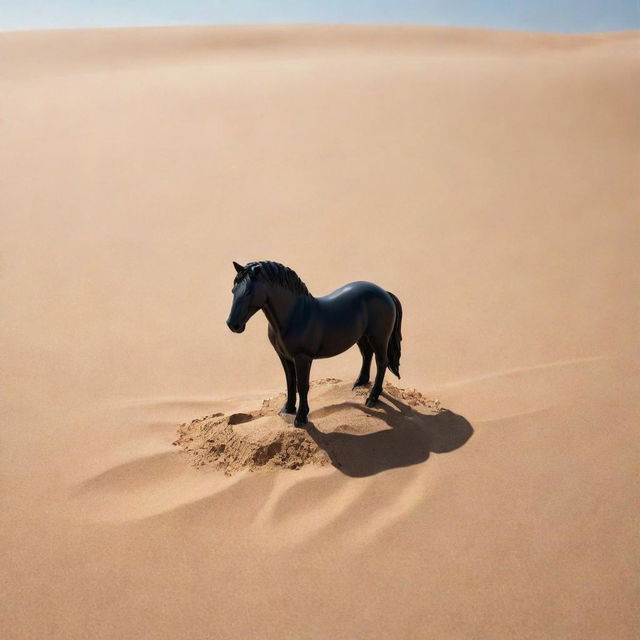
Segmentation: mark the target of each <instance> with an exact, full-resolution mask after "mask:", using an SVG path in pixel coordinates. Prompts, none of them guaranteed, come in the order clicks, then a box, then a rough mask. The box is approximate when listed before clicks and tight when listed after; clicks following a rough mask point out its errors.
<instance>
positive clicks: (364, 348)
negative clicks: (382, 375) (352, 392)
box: [353, 336, 373, 389]
mask: <svg viewBox="0 0 640 640" xmlns="http://www.w3.org/2000/svg"><path fill="white" fill-rule="evenodd" d="M358 349H360V353H361V354H362V367H361V368H360V374H359V375H358V378H357V380H356V381H355V382H354V383H353V388H354V389H355V388H356V387H364V386H365V385H367V384H369V379H370V376H371V360H372V358H373V347H372V346H371V343H370V342H369V339H368V338H367V337H366V336H362V338H360V340H358Z"/></svg>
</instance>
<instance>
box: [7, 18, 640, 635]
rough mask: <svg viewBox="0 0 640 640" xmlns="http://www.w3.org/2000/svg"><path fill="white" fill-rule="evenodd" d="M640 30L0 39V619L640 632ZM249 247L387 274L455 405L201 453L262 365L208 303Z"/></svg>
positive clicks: (271, 255) (336, 399) (262, 339)
mask: <svg viewBox="0 0 640 640" xmlns="http://www.w3.org/2000/svg"><path fill="white" fill-rule="evenodd" d="M637 47H638V39H637V34H634V33H618V34H595V35H584V36H556V35H545V34H526V33H507V32H498V31H480V30H468V29H442V28H438V29H430V28H422V27H420V28H418V27H416V28H409V27H407V28H405V27H393V28H391V27H388V28H383V27H362V28H357V27H264V28H263V27H260V28H257V27H246V28H244V27H243V28H240V27H238V28H235V27H234V28H170V29H125V30H99V31H91V30H89V31H51V32H32V33H3V34H0V186H1V188H0V225H1V229H0V297H1V299H2V305H1V306H0V339H1V342H2V351H3V357H2V361H1V362H0V376H1V384H2V390H3V391H2V404H1V411H2V418H3V420H2V424H3V429H2V435H1V436H0V472H1V474H2V489H1V491H0V499H1V501H2V513H3V517H2V519H1V520H0V556H1V562H2V565H1V567H0V571H1V574H2V576H3V580H2V581H1V582H0V584H2V592H1V594H0V595H1V596H2V597H1V602H2V604H1V605H0V620H1V623H0V625H1V626H0V628H1V629H2V636H3V637H4V638H16V639H17V638H20V639H24V638H60V639H65V640H68V639H71V638H88V637H92V638H154V639H157V638H191V639H196V638H214V637H215V638H247V637H260V638H282V637H285V638H367V639H369V638H391V637H393V638H447V639H448V640H449V639H451V640H457V639H465V640H466V639H472V638H474V639H475V638H491V639H493V638H499V639H503V638H504V639H506V638H509V639H511V638H531V639H534V638H535V639H538V638H581V639H583V638H584V639H587V638H593V639H601V638H620V639H624V638H632V637H634V631H635V629H637V628H638V623H639V622H640V621H638V620H637V605H636V602H637V595H638V594H637V575H638V566H637V560H636V558H637V548H638V535H637V531H638V522H637V515H636V512H637V498H638V495H637V488H636V487H637V482H636V476H637V470H638V444H637V437H636V436H637V425H638V417H639V415H640V407H639V406H638V404H639V398H640V389H639V376H638V366H637V360H638V354H639V348H638V347H639V340H638V319H639V318H638V306H637V301H638V294H639V293H640V282H639V281H638V276H637V274H638V267H639V264H638V258H637V247H638V244H639V242H638V241H639V239H640V233H639V228H638V226H639V225H638V211H637V202H638V195H639V194H638V181H637V178H638V149H639V148H640V126H639V124H638V117H637V114H638V109H639V107H640V92H639V91H638V88H637V87H638V86H640V84H639V82H638V80H640V78H639V73H638V70H639V65H638V55H637ZM252 259H274V260H277V261H279V262H282V263H284V264H286V265H288V266H291V267H292V268H294V269H295V270H296V271H297V272H298V274H299V275H300V276H301V278H302V279H303V280H304V281H305V282H306V284H307V285H308V287H309V289H310V290H311V292H312V293H313V294H315V295H324V294H326V293H328V292H330V291H331V290H333V289H335V288H336V287H337V286H339V285H341V284H343V283H345V282H349V281H353V280H359V279H365V280H372V281H375V282H378V283H380V284H381V285H384V286H385V288H387V289H388V290H390V291H393V292H394V293H395V294H396V295H397V296H398V297H399V298H400V299H401V300H402V303H403V307H404V310H405V312H404V326H403V334H404V342H403V359H402V375H403V378H402V381H401V383H402V384H401V385H400V386H402V387H407V388H408V387H411V388H416V389H418V390H419V391H420V392H421V393H423V394H424V396H425V397H426V398H429V399H436V398H437V399H438V400H439V401H440V403H441V405H442V406H443V407H446V409H447V410H448V412H446V413H443V414H436V415H434V416H431V418H430V419H429V420H428V421H427V422H420V420H419V419H418V418H417V417H416V416H415V415H414V414H413V413H411V411H413V410H414V409H413V408H411V406H410V405H409V404H408V403H407V402H405V401H404V400H403V401H401V402H404V404H405V405H407V406H409V409H406V408H400V409H398V410H397V413H394V411H395V409H393V407H392V406H391V404H392V403H391V400H390V399H389V398H387V399H386V400H385V403H387V404H388V405H389V408H388V409H387V410H385V409H384V408H381V409H379V410H378V411H380V412H385V413H384V416H386V418H385V417H380V416H379V415H377V414H375V415H374V414H371V415H369V414H367V413H366V412H364V411H363V410H362V409H361V408H360V407H361V405H360V404H358V402H359V399H358V398H357V397H356V398H355V399H354V398H351V399H350V398H349V397H347V396H346V395H345V394H346V393H347V391H346V390H345V389H342V388H340V389H338V390H335V389H333V390H332V391H330V392H328V393H329V396H327V397H325V398H324V399H323V398H322V397H320V396H318V397H315V396H314V398H315V401H316V404H315V410H316V411H317V413H316V415H315V418H314V417H313V415H312V418H311V419H312V423H313V426H312V428H311V429H310V431H309V434H310V436H309V437H311V438H312V439H313V436H314V434H315V436H316V438H317V439H316V440H314V442H315V443H316V444H317V445H318V447H319V449H318V450H319V451H322V452H324V453H325V454H326V455H327V456H328V457H329V461H330V462H332V464H326V465H323V466H317V465H310V464H309V465H304V466H303V467H302V468H300V469H298V470H295V471H292V470H287V469H275V470H274V469H270V470H262V471H259V472H255V473H251V472H249V471H239V472H237V473H234V474H233V475H231V476H226V475H225V474H224V473H222V472H220V471H219V470H216V469H215V468H213V467H212V466H211V465H204V466H202V467H200V468H197V469H196V468H194V467H193V466H192V465H191V464H190V461H189V457H188V456H187V455H185V454H184V453H183V452H181V451H180V450H179V448H178V447H174V446H172V444H171V443H172V442H173V441H174V440H175V439H176V430H177V428H178V425H180V424H181V423H185V422H190V421H191V420H193V419H197V418H201V417H202V416H205V415H211V414H213V413H221V414H223V415H225V416H229V415H232V414H234V413H239V412H240V413H247V412H249V413H251V412H252V411H255V410H257V409H258V408H259V407H261V406H262V402H263V400H265V399H267V398H272V397H274V396H276V395H277V394H278V393H280V392H282V390H283V385H284V380H283V376H282V373H281V369H280V363H279V362H278V361H277V359H276V357H275V356H274V354H273V352H272V350H271V347H270V345H269V344H268V341H267V338H266V322H265V320H264V318H262V317H256V318H255V319H254V320H252V322H251V323H250V324H249V325H248V327H247V330H246V332H245V333H243V334H242V335H241V336H238V335H233V334H231V333H230V332H229V331H228V329H227V328H226V326H225V323H224V320H225V318H226V314H227V312H228V309H229V305H230V302H231V295H230V293H229V290H230V288H231V283H232V280H233V276H234V272H233V268H232V266H231V261H232V260H237V261H239V262H243V263H244V262H246V261H249V260H252ZM358 367H359V354H358V353H357V351H356V350H351V351H349V352H347V353H346V354H344V355H343V356H339V357H337V358H333V359H330V360H326V361H320V362H317V363H314V366H313V370H312V377H313V378H314V379H316V380H317V379H321V378H327V377H331V378H339V379H341V380H344V381H351V380H353V379H354V378H355V375H356V373H357V370H358ZM388 380H389V381H390V382H392V383H393V384H399V383H398V382H397V381H396V380H395V379H393V378H391V377H389V378H388ZM345 384H347V383H346V382H345ZM331 394H333V395H331ZM396 399H397V398H396ZM389 403H391V404H389ZM313 408H314V407H312V409H313ZM396 408H397V407H396ZM403 412H404V413H403ZM380 415H382V414H380ZM407 416H408V417H407ZM439 416H441V417H439ZM314 420H315V422H314ZM358 421H360V422H361V423H362V424H360V423H359V422H358ZM372 421H373V422H374V426H373V427H371V426H367V429H369V430H370V431H367V432H366V433H365V432H364V431H362V430H361V431H358V428H359V427H358V424H360V426H361V427H362V425H363V424H364V423H367V424H369V423H371V422H372ZM416 421H417V423H416ZM247 424H250V423H247ZM416 424H417V426H416ZM323 425H324V426H323ZM340 425H343V426H344V429H343V430H340V429H337V427H338V426H340ZM378 427H379V428H378ZM363 428H364V427H363ZM314 429H315V430H316V432H322V433H324V437H325V439H324V440H322V438H320V437H319V435H318V433H316V432H314ZM425 429H426V430H427V431H425ZM429 430H430V431H429ZM327 434H328V435H327ZM425 434H426V435H425ZM329 436H331V438H332V439H330V440H327V439H326V438H327V437H329ZM336 452H337V453H336ZM338 463H339V464H338ZM340 465H342V466H340Z"/></svg>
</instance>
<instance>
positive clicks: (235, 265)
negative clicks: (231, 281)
mask: <svg viewBox="0 0 640 640" xmlns="http://www.w3.org/2000/svg"><path fill="white" fill-rule="evenodd" d="M233 266H234V267H235V268H236V271H237V272H238V273H240V272H241V271H244V267H243V266H242V265H241V264H238V263H237V262H236V261H235V260H234V261H233Z"/></svg>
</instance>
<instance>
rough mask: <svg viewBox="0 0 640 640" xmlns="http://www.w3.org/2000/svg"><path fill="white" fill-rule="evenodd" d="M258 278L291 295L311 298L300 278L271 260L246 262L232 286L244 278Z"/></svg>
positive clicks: (287, 268) (292, 271) (291, 270)
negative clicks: (275, 285)
mask: <svg viewBox="0 0 640 640" xmlns="http://www.w3.org/2000/svg"><path fill="white" fill-rule="evenodd" d="M258 277H262V278H263V279H264V280H266V281H267V282H271V283H272V284H278V285H280V286H281V287H284V288H285V289H288V290H289V291H291V292H292V293H298V294H300V295H302V296H311V294H310V293H309V289H307V285H306V284H305V283H304V282H302V280H301V279H300V276H299V275H298V274H297V273H296V272H295V271H294V270H293V269H289V267H285V266H284V265H283V264H280V263H279V262H273V261H271V260H260V261H258V262H248V263H247V264H246V265H245V267H244V269H243V270H242V271H241V272H240V273H238V274H237V275H236V277H235V279H234V281H233V285H234V286H236V285H238V284H240V283H241V282H242V281H243V280H244V279H245V278H258Z"/></svg>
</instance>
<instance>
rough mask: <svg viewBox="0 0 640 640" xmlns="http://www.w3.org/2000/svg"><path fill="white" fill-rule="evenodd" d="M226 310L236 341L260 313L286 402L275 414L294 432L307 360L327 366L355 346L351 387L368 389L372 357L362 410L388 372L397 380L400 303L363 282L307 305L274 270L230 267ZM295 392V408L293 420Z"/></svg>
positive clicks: (268, 265)
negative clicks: (356, 368) (287, 419)
mask: <svg viewBox="0 0 640 640" xmlns="http://www.w3.org/2000/svg"><path fill="white" fill-rule="evenodd" d="M233 266H234V267H235V269H236V272H237V274H236V277H235V280H234V281H233V289H232V291H231V292H232V293H233V303H232V305H231V311H230V313H229V319H228V320H227V325H228V327H229V329H231V331H233V332H235V333H242V332H243V331H244V329H245V326H246V324H247V321H248V320H249V318H251V316H252V315H253V314H254V313H255V312H256V311H258V310H259V309H262V310H263V311H264V314H265V316H266V317H267V321H268V322H269V340H270V341H271V344H272V345H273V348H274V349H275V350H276V353H277V354H278V357H279V358H280V361H281V362H282V366H283V368H284V373H285V375H286V377H287V402H286V404H285V405H284V407H282V411H281V413H295V414H296V418H295V423H294V424H295V425H296V427H303V426H304V425H306V424H307V416H308V415H309V404H308V403H307V393H308V391H309V372H310V370H311V362H312V361H313V359H314V358H331V357H332V356H336V355H338V354H339V353H342V352H343V351H346V350H347V349H349V348H350V347H352V346H353V345H354V344H357V345H358V347H359V349H360V353H362V368H361V369H360V375H359V376H358V378H357V380H356V381H355V384H354V385H353V386H354V388H355V387H360V386H364V385H366V384H368V383H369V374H370V370H371V359H372V357H373V355H374V354H375V356H376V366H377V372H376V379H375V382H374V383H373V386H372V388H371V391H370V393H369V396H368V397H367V400H366V405H367V406H368V407H372V406H373V405H374V404H375V403H376V402H377V400H378V397H379V396H380V393H381V392H382V381H383V380H384V374H385V371H386V369H387V367H389V369H390V370H391V371H392V372H393V373H394V374H395V375H396V376H398V378H399V377H400V371H399V368H400V341H401V340H402V334H401V331H400V328H401V327H400V325H401V323H402V306H401V305H400V300H398V298H396V296H394V295H393V293H389V292H388V291H385V290H384V289H382V288H381V287H379V286H378V285H376V284H373V283H371V282H351V283H350V284H345V285H344V286H343V287H340V288H339V289H336V290H335V291H334V292H333V293H330V294H329V295H327V296H323V297H322V298H314V297H313V296H312V295H311V294H310V293H309V290H308V289H307V287H306V285H305V284H304V282H302V280H300V278H299V277H298V275H297V274H296V273H295V272H294V271H293V270H291V269H289V268H288V267H285V266H283V265H281V264H279V263H277V262H270V261H261V262H249V263H248V264H247V265H246V266H244V267H243V266H242V265H239V264H238V263H237V262H234V263H233ZM296 386H297V390H298V394H299V395H300V404H299V406H298V411H297V413H296Z"/></svg>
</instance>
